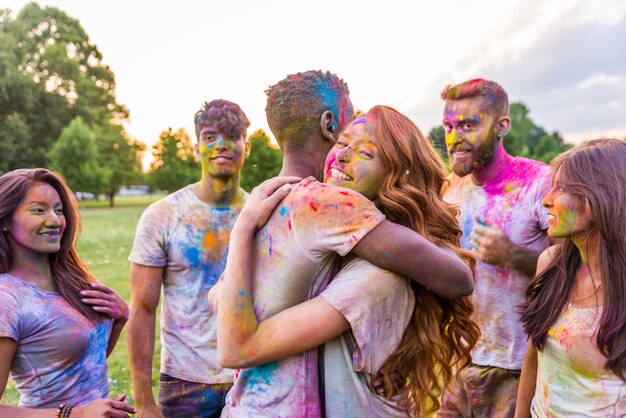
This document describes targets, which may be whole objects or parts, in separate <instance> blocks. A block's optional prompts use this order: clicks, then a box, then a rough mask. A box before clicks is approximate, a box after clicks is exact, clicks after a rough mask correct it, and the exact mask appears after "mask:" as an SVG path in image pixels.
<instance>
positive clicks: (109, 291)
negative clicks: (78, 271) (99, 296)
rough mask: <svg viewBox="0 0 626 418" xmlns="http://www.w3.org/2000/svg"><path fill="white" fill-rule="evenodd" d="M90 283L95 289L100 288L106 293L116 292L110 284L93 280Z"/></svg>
mask: <svg viewBox="0 0 626 418" xmlns="http://www.w3.org/2000/svg"><path fill="white" fill-rule="evenodd" d="M90 284H91V287H93V288H94V289H97V290H99V291H101V292H104V293H115V290H113V289H111V288H110V287H108V286H105V285H103V284H102V283H100V282H93V283H90Z"/></svg>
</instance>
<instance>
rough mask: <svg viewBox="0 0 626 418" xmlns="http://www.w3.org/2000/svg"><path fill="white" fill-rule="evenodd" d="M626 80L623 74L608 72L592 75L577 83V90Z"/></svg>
mask: <svg viewBox="0 0 626 418" xmlns="http://www.w3.org/2000/svg"><path fill="white" fill-rule="evenodd" d="M623 80H624V78H623V77H622V76H621V75H607V74H598V75H594V76H591V77H589V78H587V79H585V80H583V81H581V82H580V83H578V84H576V90H584V89H588V88H590V87H594V86H599V85H603V84H608V85H611V84H619V83H621V82H622V81H623Z"/></svg>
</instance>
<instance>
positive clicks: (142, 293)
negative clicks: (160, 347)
mask: <svg viewBox="0 0 626 418" xmlns="http://www.w3.org/2000/svg"><path fill="white" fill-rule="evenodd" d="M163 273H164V268H163V267H150V266H144V265H140V264H136V263H131V265H130V289H131V298H130V315H129V321H128V331H127V336H126V338H127V343H128V359H129V362H130V375H131V379H132V381H133V389H134V391H135V403H136V405H137V408H138V409H139V414H138V417H159V418H160V417H162V415H161V413H160V411H159V408H158V406H157V404H156V401H155V399H154V395H153V393H152V357H153V355H154V338H155V326H156V310H157V306H158V305H159V298H160V297H161V284H162V283H163Z"/></svg>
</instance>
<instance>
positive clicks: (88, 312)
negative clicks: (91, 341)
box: [0, 168, 103, 322]
mask: <svg viewBox="0 0 626 418" xmlns="http://www.w3.org/2000/svg"><path fill="white" fill-rule="evenodd" d="M35 183H46V184H49V185H50V186H52V187H53V188H54V189H55V190H56V191H57V193H58V194H59V198H60V199H61V203H62V204H63V215H64V216H65V221H66V226H65V231H64V232H63V235H62V237H61V248H60V249H59V251H58V252H56V253H51V254H48V260H49V262H50V272H51V273H52V277H53V280H54V286H55V288H56V290H57V291H58V292H59V294H60V295H61V296H62V297H63V299H65V300H66V301H67V303H69V304H70V305H72V307H74V308H75V309H76V310H77V311H78V312H80V313H81V314H82V315H83V316H85V317H86V318H87V319H88V320H89V321H91V322H97V321H101V320H102V319H103V316H102V315H100V314H99V313H97V312H95V311H94V310H93V309H92V308H91V307H89V306H88V305H85V304H84V303H83V302H82V301H81V297H80V293H79V292H80V291H81V290H85V289H91V286H90V285H89V284H90V283H92V282H95V281H96V279H95V278H94V277H93V276H92V275H91V273H89V270H88V269H87V266H86V265H85V264H84V263H83V262H82V260H81V259H80V257H79V256H78V253H77V252H76V249H75V248H74V244H75V241H76V239H77V237H78V235H79V234H80V229H81V225H80V217H79V215H78V208H77V206H76V202H75V200H74V198H73V195H72V192H71V191H70V189H69V188H68V187H67V185H66V184H65V181H64V180H63V177H61V175H60V174H58V173H55V172H52V171H49V170H46V169H45V168H33V169H19V170H13V171H10V172H8V173H6V174H4V175H2V176H1V177H0V196H1V197H2V199H0V225H8V224H10V222H11V218H12V217H13V213H14V212H15V210H16V209H17V207H18V206H19V204H20V202H21V201H22V200H23V199H24V197H25V196H26V193H27V192H28V189H29V188H30V187H31V186H32V185H33V184H35ZM12 267H13V252H12V250H11V246H10V245H9V241H8V239H7V236H6V234H5V233H3V234H0V273H6V272H7V271H9V270H10V269H11V268H12Z"/></svg>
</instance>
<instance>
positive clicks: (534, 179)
mask: <svg viewBox="0 0 626 418" xmlns="http://www.w3.org/2000/svg"><path fill="white" fill-rule="evenodd" d="M448 179H449V180H450V182H451V184H450V187H449V189H448V190H446V192H445V195H444V199H445V200H446V201H447V202H450V203H454V204H458V205H459V206H460V211H461V214H460V217H459V224H460V226H461V230H462V231H463V235H462V237H461V247H463V248H465V249H467V250H471V249H472V244H471V242H470V241H471V240H470V236H471V233H472V230H473V229H474V225H475V222H476V220H475V218H476V217H478V218H480V219H482V220H484V221H486V222H488V223H490V224H493V225H495V226H498V227H499V228H500V229H502V231H503V232H504V233H505V234H506V235H507V236H508V237H509V239H510V240H511V241H512V242H513V243H515V244H518V245H521V246H523V247H526V248H530V249H533V250H537V251H539V252H540V251H543V250H544V249H546V248H547V247H548V246H549V240H548V237H547V235H546V232H545V230H546V229H547V228H548V214H547V210H546V208H544V207H543V206H542V205H541V199H543V197H544V196H545V195H546V193H547V192H548V190H550V187H551V184H552V169H551V168H550V167H549V166H548V165H546V164H544V163H542V162H538V161H534V160H529V159H526V158H521V157H516V158H514V159H513V161H512V162H511V164H509V166H508V167H507V168H506V169H505V170H504V171H503V172H502V173H501V174H500V176H498V178H496V179H495V180H494V181H493V182H491V183H489V184H485V185H482V186H476V185H474V184H473V183H472V180H471V176H469V175H468V176H465V177H459V176H457V175H455V174H454V173H452V174H451V175H450V176H449V177H448ZM529 281H530V277H528V276H527V275H525V274H524V273H522V272H521V271H519V270H516V269H513V268H508V267H504V266H496V265H493V264H487V263H484V262H482V261H477V263H476V274H475V284H474V293H473V294H472V302H473V303H474V309H475V310H474V315H473V318H472V319H473V320H474V321H475V322H476V323H477V324H478V326H479V327H480V331H481V337H480V339H479V340H478V343H477V344H476V347H475V348H474V350H473V351H472V358H473V362H474V363H476V364H478V365H481V366H493V367H500V368H504V369H510V370H521V369H522V363H523V361H524V355H525V353H526V348H527V346H528V342H527V341H528V340H527V338H526V334H525V333H524V329H523V327H522V324H521V322H520V320H519V313H518V312H517V306H519V305H520V304H521V303H523V302H524V292H525V291H526V287H527V286H528V283H529Z"/></svg>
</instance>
